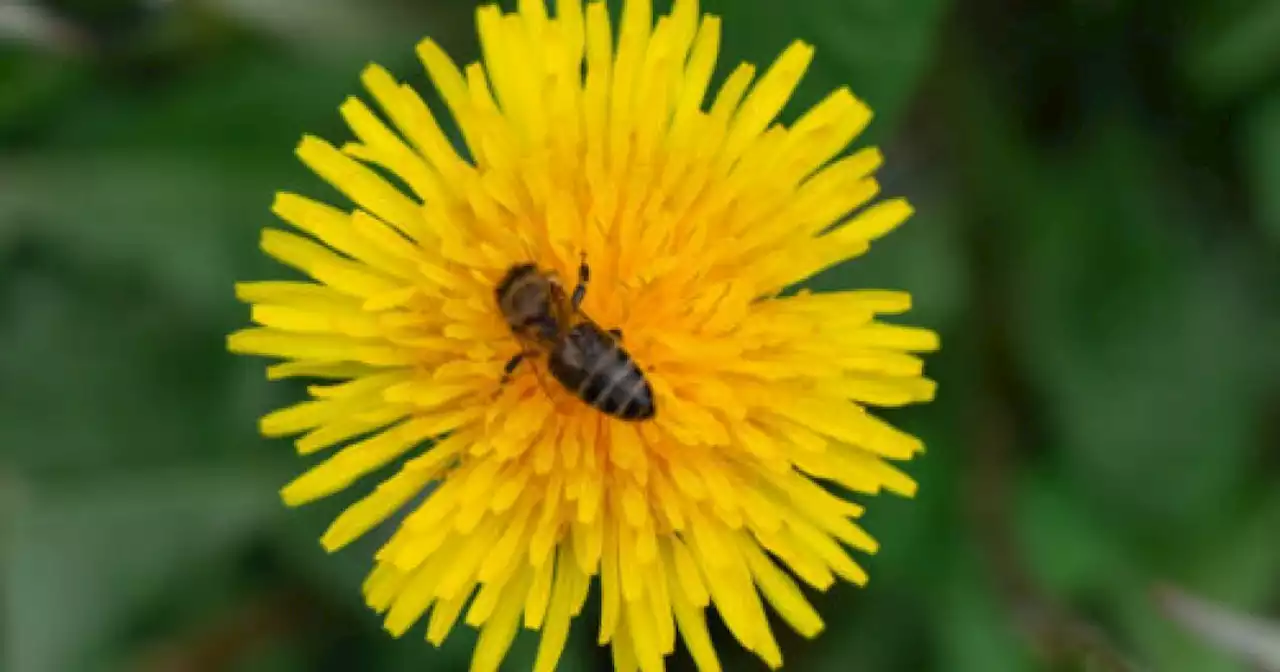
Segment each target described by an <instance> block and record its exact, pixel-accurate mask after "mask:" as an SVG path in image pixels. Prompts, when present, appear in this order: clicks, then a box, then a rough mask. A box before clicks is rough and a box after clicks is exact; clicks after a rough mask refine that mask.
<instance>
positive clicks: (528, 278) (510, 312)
mask: <svg viewBox="0 0 1280 672" xmlns="http://www.w3.org/2000/svg"><path fill="white" fill-rule="evenodd" d="M590 278H591V269H590V267H588V266H587V262H586V258H585V257H584V258H583V260H582V263H581V264H580V265H579V266H578V284H577V286H576V287H574V290H573V294H572V295H568V294H566V292H565V288H564V285H563V284H561V282H560V280H559V278H558V277H557V276H556V274H555V273H553V272H549V271H544V270H542V269H540V268H538V267H537V266H536V265H534V264H517V265H515V266H512V267H511V268H510V269H509V270H508V271H507V274H506V275H505V276H503V278H502V281H501V282H499V283H498V286H497V288H496V290H495V292H494V294H495V296H496V298H497V300H498V309H499V310H500V311H501V312H502V315H503V317H504V318H505V319H506V321H507V325H508V326H509V327H511V333H512V334H514V335H515V337H516V339H517V340H519V341H520V344H521V346H522V348H523V349H522V351H521V352H520V353H518V354H517V355H515V356H514V357H512V358H511V360H510V361H508V362H507V365H506V368H505V369H504V371H503V376H502V382H503V384H505V383H506V382H507V381H508V380H510V377H511V374H512V373H513V372H514V371H515V370H516V367H518V366H520V362H522V361H524V359H525V358H526V357H530V356H545V357H546V365H547V369H548V370H550V371H551V375H552V377H554V378H555V379H556V381H557V382H559V383H560V384H561V385H563V386H564V388H565V389H566V390H568V391H569V392H570V393H571V394H573V395H574V396H575V397H577V398H578V399H581V400H582V401H583V402H585V403H586V404H587V405H589V406H591V407H592V408H595V409H597V410H599V411H601V412H603V413H606V414H608V415H611V416H613V417H615V418H620V419H622V420H633V421H635V420H648V419H649V418H652V417H653V416H654V413H655V412H656V410H657V409H656V408H655V406H654V399H653V390H652V388H650V386H649V381H648V379H646V378H645V376H644V373H643V372H641V370H640V367H639V366H638V365H637V364H636V362H635V360H634V359H632V357H631V355H630V354H628V353H627V351H626V350H624V349H623V348H622V344H621V338H622V333H621V332H620V331H619V330H617V329H611V330H605V329H603V328H601V327H600V325H598V324H596V323H595V322H594V321H593V320H592V319H591V318H590V317H587V315H586V314H585V313H583V312H582V300H583V299H584V298H586V295H587V283H588V282H589V281H590Z"/></svg>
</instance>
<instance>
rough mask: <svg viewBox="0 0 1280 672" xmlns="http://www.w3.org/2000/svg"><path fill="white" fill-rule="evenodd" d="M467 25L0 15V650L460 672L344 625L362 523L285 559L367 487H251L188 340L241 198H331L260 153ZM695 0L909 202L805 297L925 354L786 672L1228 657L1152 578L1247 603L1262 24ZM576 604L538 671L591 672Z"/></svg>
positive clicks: (209, 10) (1266, 121) (66, 3)
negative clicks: (826, 294) (551, 660)
mask: <svg viewBox="0 0 1280 672" xmlns="http://www.w3.org/2000/svg"><path fill="white" fill-rule="evenodd" d="M15 3H16V4H15ZM33 4H35V5H36V6H37V7H38V8H39V9H41V10H42V11H41V12H40V15H41V16H43V17H44V19H46V22H45V23H44V24H32V23H31V22H29V21H28V22H26V23H24V22H23V20H22V17H23V16H26V17H27V18H29V17H30V14H31V12H25V13H23V11H18V12H15V11H14V9H15V8H19V9H20V10H24V11H25V10H26V9H30V8H31V6H33ZM508 4H510V3H508ZM659 5H660V6H665V4H664V3H659ZM472 7H473V5H472V4H471V3H470V2H463V1H461V0H418V1H412V0H365V1H360V0H171V1H168V2H165V1H156V2H152V1H146V2H144V1H142V0H58V1H56V2H54V1H50V2H47V3H45V4H43V5H39V4H38V3H35V0H0V576H2V577H3V584H0V599H2V600H3V608H4V611H3V613H2V614H0V628H3V633H4V639H3V640H0V655H3V658H0V669H4V670H11V671H12V672H62V671H72V672H75V671H80V670H86V671H96V670H157V671H158V670H208V671H212V670H246V671H248V670H253V671H268V670H271V671H275V670H281V671H283V670H290V671H292V670H298V671H304V670H305V671H311V670H321V671H329V670H333V671H339V670H343V671H345V670H393V671H394V670H442V671H443V670H464V669H466V665H467V662H468V660H469V655H470V651H471V648H472V646H473V644H474V641H475V636H474V633H472V632H471V631H470V630H469V629H468V628H466V627H465V626H461V625H460V626H459V627H458V628H457V629H455V631H454V633H453V635H452V636H451V638H450V639H449V641H448V642H447V643H446V645H445V646H444V648H443V649H442V650H440V651H436V650H434V649H432V648H431V647H430V646H429V645H428V644H426V643H425V642H424V641H423V640H422V637H423V632H422V630H423V629H422V627H421V625H420V626H419V627H418V628H415V629H414V630H412V631H411V633H410V634H409V635H406V636H405V637H404V638H403V639H401V640H393V639H391V638H390V637H389V636H386V635H385V633H383V632H381V630H380V621H379V619H378V618H377V617H376V616H375V615H373V614H372V613H370V612H369V611H367V610H366V609H365V608H364V606H363V604H362V601H361V597H360V582H361V581H362V579H363V575H364V573H365V572H366V571H367V569H368V567H369V565H370V554H371V552H372V550H373V549H374V548H376V547H377V545H378V541H379V537H380V536H381V537H382V538H385V532H383V533H375V534H373V535H371V537H373V538H370V539H368V540H366V541H364V542H362V543H360V544H357V545H356V546H355V547H352V548H350V549H348V550H346V551H344V552H341V553H339V554H337V555H333V556H329V555H326V554H325V553H323V551H322V550H321V548H320V547H319V544H318V542H317V539H318V537H319V535H320V533H321V531H322V530H323V529H324V527H325V525H326V524H327V522H328V521H329V520H330V519H331V518H332V516H333V515H335V513H336V512H337V511H339V510H340V509H341V507H342V505H343V503H345V502H351V501H354V499H355V497H356V496H357V494H358V493H360V492H364V491H365V490H366V489H367V488H369V487H371V483H372V481H373V479H369V482H362V483H361V484H360V485H359V486H358V487H357V488H355V489H353V490H352V491H348V492H347V493H344V494H342V495H338V496H336V497H334V498H331V501H325V502H322V503H319V504H316V505H312V506H309V507H306V508H304V509H302V510H296V511H289V510H285V509H284V508H283V507H282V505H281V504H280V503H279V499H278V497H277V495H276V491H277V489H278V488H279V487H280V486H281V485H282V484H283V483H285V482H286V481H287V480H288V479H289V478H290V477H291V476H292V475H294V474H296V473H299V472H300V471H301V470H302V469H303V468H304V466H305V464H307V463H308V460H305V459H300V458H298V457H297V456H296V455H294V454H293V451H292V448H291V446H290V444H289V442H287V441H264V440H262V439H260V438H258V437H257V435H256V421H257V417H258V416H259V415H261V414H262V413H263V412H264V411H266V410H269V409H272V408H275V407H278V406H281V405H285V404H287V403H289V402H291V401H293V400H296V399H299V398H300V396H301V394H302V390H301V388H300V387H299V386H297V385H291V384H284V383H277V384H268V383H267V381H266V380H265V378H264V375H263V366H264V363H263V362H262V361H260V360H253V359H249V358H242V357H233V356H231V355H228V354H226V352H225V346H224V338H225V334H227V333H228V332H230V331H232V330H234V329H235V328H237V327H239V326H240V325H242V324H244V323H245V322H246V321H247V310H246V309H245V308H244V307H243V306H241V305H239V304H237V303H236V302H235V301H234V297H233V294H232V285H233V283H234V282H235V281H236V280H238V279H265V278H274V277H282V276H284V275H285V271H283V270H282V269H281V268H280V267H278V266H276V265H274V264H273V263H271V262H269V261H268V260H266V259H265V258H263V257H262V255H261V254H260V253H259V252H258V249H257V235H258V230H259V229H260V228H261V227H262V226H264V225H268V224H272V223H273V219H272V217H271V215H270V213H269V211H268V208H269V204H270V202H271V199H272V196H273V193H274V192H275V191H276V190H278V189H294V190H302V191H304V192H305V193H309V194H312V195H316V196H319V197H324V198H330V197H332V196H333V195H334V192H333V191H332V190H330V189H328V188H327V187H326V186H324V185H323V184H321V183H320V182H319V181H318V180H317V179H315V178H313V177H311V176H309V175H308V174H307V173H306V171H305V169H304V168H303V167H302V166H301V165H300V164H299V163H298V162H297V161H296V160H295V159H294V158H293V156H292V149H293V145H294V144H295V142H296V141H297V140H298V138H299V137H300V135H301V134H302V133H304V132H311V133H316V134H319V135H322V136H324V137H326V138H328V139H331V140H334V141H338V142H341V141H344V140H346V139H347V138H348V136H347V134H346V133H345V132H344V130H343V128H342V124H341V119H340V117H339V116H338V113H337V106H338V104H339V103H340V102H341V101H342V99H343V98H344V97H345V96H347V95H349V94H355V93H358V92H359V84H358V80H357V76H358V73H359V70H360V68H361V67H362V66H363V65H364V64H365V63H366V62H369V61H378V62H381V63H382V64H384V65H386V66H387V67H388V68H389V69H391V70H392V72H394V73H395V74H396V75H397V76H399V77H402V78H405V79H407V80H408V81H410V82H411V83H413V84H415V85H417V86H419V87H420V89H425V87H426V80H425V76H424V75H423V74H422V71H421V68H420V67H419V66H418V64H417V62H416V61H415V59H414V56H413V45H414V43H415V42H416V41H417V39H418V38H419V37H421V36H423V35H427V34H430V35H432V36H434V37H436V38H437V39H438V40H439V41H441V42H442V43H443V44H444V45H445V46H446V48H448V49H449V50H450V51H451V52H452V53H453V54H454V55H455V57H456V58H457V59H458V60H467V61H469V60H471V59H473V58H474V55H475V53H476V47H475V41H474V38H473V34H474V32H473V28H472V24H471V17H472V13H471V10H472ZM704 7H706V8H707V9H709V10H711V11H715V12H717V13H719V14H721V15H722V16H723V17H724V27H725V45H726V51H727V53H726V55H725V57H724V58H723V59H722V60H723V61H725V62H727V63H728V64H730V65H731V64H734V63H736V62H738V61H739V60H742V59H750V60H752V61H754V62H756V63H763V62H766V61H768V60H769V59H771V58H772V57H773V56H774V55H776V54H777V53H778V52H779V51H781V49H782V48H783V47H784V46H785V45H786V43H787V42H789V41H790V40H791V39H794V38H801V39H805V40H808V41H811V42H814V43H816V45H817V47H818V53H817V60H816V64H815V67H814V69H813V70H812V71H811V75H810V77H808V78H807V79H806V81H805V84H804V86H803V89H802V91H801V92H800V94H799V95H798V97H797V101H796V105H795V106H793V107H792V108H789V111H788V114H789V115H790V117H792V118H793V117H794V114H795V112H796V111H797V110H799V109H802V107H805V106H808V105H810V104H812V103H814V102H816V101H817V100H818V99H819V98H820V96H821V95H822V94H823V93H824V92H826V91H828V90H830V89H831V88H833V87H835V86H838V85H841V84H848V85H849V86H851V87H852V89H853V90H854V91H855V93H857V94H859V95H861V96H864V97H865V98H867V99H868V100H869V102H870V103H871V104H872V105H873V107H874V108H875V109H876V112H877V117H876V120H875V122H874V124H873V126H872V129H871V131H870V134H869V136H868V139H869V141H874V142H876V143H879V144H881V145H882V146H883V147H884V149H885V153H886V155H887V163H886V166H885V168H884V169H883V171H882V173H881V176H882V179H883V183H884V185H885V192H886V193H888V194H905V195H907V196H908V197H910V198H911V199H912V201H913V203H914V205H915V206H916V210H917V214H916V216H915V217H914V218H912V219H911V220H910V221H909V222H908V223H907V225H906V226H905V227H903V228H901V229H899V230H898V231H897V232H895V233H893V234H892V235H891V236H889V237H888V238H887V239H885V240H883V241H881V242H880V243H878V244H876V245H875V246H874V247H873V248H872V251H871V254H870V255H869V256H867V257H865V258H863V259H860V260H857V261H856V262H854V263H851V264H848V265H846V266H844V267H841V268H838V269H836V270H835V271H834V272H831V273H829V274H827V275H825V276H823V277H822V278H819V279H818V281H817V283H816V284H817V285H818V286H820V287H823V288H834V287H851V286H857V287H884V288H905V289H908V290H911V291H912V292H913V293H914V294H915V297H916V309H915V310H913V311H912V312H911V313H910V314H909V315H908V316H907V317H906V321H908V322H910V323H913V324H922V325H925V326H929V327H932V328H935V329H937V330H938V331H939V332H940V333H941V334H942V342H943V350H942V352H941V353H939V354H938V355H936V356H933V357H931V358H930V359H929V365H928V369H927V370H928V373H929V374H930V375H931V377H933V378H935V379H936V380H938V381H939V383H940V387H939V395H938V399H937V401H936V402H935V403H933V404H931V405H928V406H922V407H913V408H907V409H900V410H894V411H892V412H890V413H886V414H885V415H886V416H887V417H889V418H890V419H891V420H892V421H894V422H895V423H898V424H900V425H901V426H904V427H906V428H907V429H909V430H911V431H913V432H916V433H918V434H920V435H921V436H923V437H924V439H925V440H926V441H927V443H928V446H929V449H928V453H927V454H926V455H924V456H923V457H922V458H920V459H918V460H916V461H915V462H912V463H910V464H909V465H908V467H907V469H908V471H909V473H911V474H912V475H913V476H914V477H915V478H917V479H918V481H919V482H920V486H921V487H920V494H919V495H918V497H917V498H916V499H915V500H914V501H910V500H902V499H899V498H895V497H893V496H888V495H886V496H883V497H880V498H877V499H874V500H871V501H870V506H869V513H868V514H867V516H866V519H865V523H866V526H867V527H868V528H869V530H870V531H871V532H872V533H873V534H874V535H875V536H876V537H877V538H878V539H880V541H881V542H882V546H883V548H882V550H881V552H880V553H879V554H878V555H877V556H874V557H871V558H866V559H865V564H866V565H867V567H868V569H869V571H870V573H871V577H872V579H871V583H870V584H869V586H868V587H867V588H865V589H857V588H853V587H850V586H838V587H836V588H833V589H832V590H831V591H829V592H828V593H827V594H825V595H816V596H815V597H814V599H815V601H816V603H817V605H818V606H819V608H820V611H821V612H822V613H823V615H824V617H825V618H826V619H827V623H828V629H827V631H826V632H825V633H824V635H823V636H822V637H821V638H820V639H818V640H816V641H814V642H806V641H803V640H802V639H800V638H799V637H797V636H796V635H794V634H793V633H791V632H790V631H789V630H788V629H787V628H786V626H785V624H783V623H782V622H781V621H776V622H775V629H776V631H777V633H778V636H779V638H780V641H781V644H782V647H783V651H784V655H785V656H786V659H787V668H786V669H789V670H799V671H801V672H809V671H815V672H837V671H839V672H843V671H846V670H871V671H879V670H907V671H914V670H940V671H944V672H1003V671H1005V670H1011V671H1012V670H1114V669H1133V670H1158V671H1170V672H1184V671H1185V672H1228V671H1236V670H1239V671H1241V672H1244V671H1245V670H1250V669H1265V668H1254V667H1250V666H1249V663H1248V662H1247V659H1245V658H1243V657H1242V656H1241V655H1240V654H1239V652H1238V651H1235V650H1233V649H1232V647H1223V646H1221V645H1218V644H1214V643H1213V642H1212V637H1206V636H1204V635H1203V634H1197V631H1196V628H1193V627H1186V626H1184V625H1183V624H1181V623H1180V622H1179V621H1178V619H1177V618H1175V617H1174V616H1175V614H1171V613H1170V609H1169V608H1168V605H1167V602H1166V601H1164V600H1162V599H1158V598H1159V595H1161V594H1162V593H1157V592H1155V591H1157V589H1158V588H1160V587H1162V586H1163V587H1168V586H1173V587H1176V588H1178V589H1181V590H1184V591H1187V592H1188V593H1190V594H1193V595H1196V596H1198V597H1199V598H1201V599H1204V600H1207V601H1209V602H1212V603H1216V604H1217V605H1218V606H1219V607H1221V608H1224V609H1229V610H1232V611H1235V612H1238V613H1239V614H1241V615H1251V616H1253V617H1262V618H1266V617H1271V618H1274V617H1275V616H1276V615H1277V612H1278V611H1280V420H1277V411H1278V410H1280V347H1277V346H1278V344H1280V46H1276V45H1280V5H1278V4H1277V3H1275V2H1268V1H1267V0H1231V1H1229V2H1224V1H1210V0H1170V1H1168V2H1157V1H1155V0H1128V1H1115V2H1103V1H1100V0H1043V1H1040V2H1016V1H1014V0H976V1H974V2H950V3H949V2H947V1H946V0H797V1H796V2H790V3H783V2H778V1H777V0H732V1H731V0H720V1H719V2H712V1H711V0H706V1H705V2H704ZM15 17H18V18H15ZM33 25H34V27H33ZM1268 45H1271V46H1268ZM722 75H723V73H722ZM595 619H596V616H595V614H594V613H593V612H592V611H591V607H588V609H587V612H586V613H584V615H583V618H582V619H581V620H579V621H578V622H577V623H576V628H575V631H574V635H573V638H572V639H571V641H570V645H569V650H568V651H567V652H566V654H565V656H564V660H563V665H562V668H561V669H562V670H565V671H566V672H572V671H586V670H606V669H610V668H609V666H608V663H607V661H608V658H607V653H606V652H604V651H603V650H599V649H597V648H596V647H595V646H594V631H595V628H596V620H595ZM713 631H714V634H715V636H716V637H717V638H718V640H719V642H720V646H719V649H720V651H721V652H722V660H723V662H724V664H725V669H726V670H732V671H737V670H756V669H763V666H761V665H760V664H759V663H758V662H755V661H754V660H752V659H751V658H749V657H748V656H746V655H744V654H742V653H741V652H740V651H739V649H738V647H737V646H736V645H735V644H732V643H731V642H730V639H729V636H728V634H727V631H726V630H725V629H724V628H723V626H721V625H720V624H719V623H715V624H714V625H713ZM535 647H536V640H535V638H534V637H532V636H531V635H530V634H529V633H525V634H524V635H522V636H521V638H520V639H518V640H517V643H516V646H515V648H514V649H513V650H512V652H511V654H510V656H509V658H508V661H507V665H506V666H505V667H504V669H510V670H526V669H528V668H529V665H530V664H531V660H532V655H533V651H534V649H535ZM670 669H673V670H691V669H692V666H691V662H690V661H689V659H688V657H687V655H686V654H685V653H684V652H683V651H682V650H681V651H678V652H677V655H676V657H675V658H674V659H672V660H671V662H670ZM1273 669H1274V668H1273Z"/></svg>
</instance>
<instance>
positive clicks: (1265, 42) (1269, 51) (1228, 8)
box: [1183, 0, 1280, 103]
mask: <svg viewBox="0 0 1280 672" xmlns="http://www.w3.org/2000/svg"><path fill="white" fill-rule="evenodd" d="M1195 9H1196V10H1199V11H1198V13H1199V14H1200V16H1194V17H1192V18H1191V19H1190V20H1188V21H1187V24H1188V25H1190V26H1194V32H1193V34H1192V35H1191V36H1190V41H1189V43H1188V45H1187V49H1186V50H1185V56H1184V59H1183V60H1184V67H1185V71H1186V74H1187V76H1188V77H1189V79H1190V80H1191V84H1192V85H1193V86H1194V87H1195V88H1196V89H1197V91H1198V93H1200V94H1201V95H1202V96H1203V97H1204V98H1206V99H1208V100H1210V101H1212V102H1214V103H1225V102H1229V101H1231V100H1232V99H1234V98H1238V97H1240V96H1241V95H1242V94H1246V93H1248V92H1249V90H1250V89H1252V88H1257V87H1262V86H1264V85H1265V84H1266V82H1267V79H1268V78H1269V77H1271V76H1273V75H1274V74H1275V73H1276V72H1277V70H1278V69H1280V39H1277V38H1280V4H1276V3H1274V2H1268V1H1267V0H1253V1H1251V0H1237V1H1233V2H1217V3H1205V5H1204V7H1197V8H1195Z"/></svg>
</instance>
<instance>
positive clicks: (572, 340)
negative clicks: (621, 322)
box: [548, 322, 656, 420]
mask: <svg viewBox="0 0 1280 672" xmlns="http://www.w3.org/2000/svg"><path fill="white" fill-rule="evenodd" d="M548 364H549V367H548V368H550V369H551V375H552V376H555V379H556V380H558V381H560V384H561V385H564V387H565V389H567V390H569V391H570V392H572V393H573V394H574V396H576V397H578V398H579V399H581V400H583V401H585V402H586V403H587V404H588V405H590V406H591V407H593V408H596V409H598V410H600V411H601V412H604V413H607V414H609V415H612V416H614V417H616V418H621V419H623V420H647V419H649V418H652V417H653V415H654V412H655V410H656V409H655V408H654V403H653V390H652V389H650V387H649V381H648V380H646V379H645V377H644V373H643V372H641V371H640V367H638V366H636V363H635V360H633V359H631V355H629V354H627V351H626V350H623V349H622V346H620V345H618V342H617V341H616V340H614V338H613V337H612V336H610V335H609V334H607V333H605V332H604V331H602V330H601V329H600V327H598V326H596V325H595V324H592V323H590V322H583V323H580V324H578V325H576V326H574V327H573V329H571V330H570V331H569V333H568V335H566V336H565V338H564V339H562V340H561V341H560V343H559V344H558V345H557V346H556V348H555V349H554V350H552V351H551V357H550V359H549V361H548Z"/></svg>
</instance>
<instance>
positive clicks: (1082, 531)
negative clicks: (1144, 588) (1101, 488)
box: [1010, 474, 1140, 601]
mask: <svg viewBox="0 0 1280 672" xmlns="http://www.w3.org/2000/svg"><path fill="white" fill-rule="evenodd" d="M1019 485H1020V487H1019V492H1018V493H1017V500H1016V502H1015V503H1014V504H1013V506H1011V507H1010V512H1011V514H1012V518H1013V524H1014V526H1015V530H1016V534H1017V536H1018V540H1019V543H1020V552H1021V553H1022V554H1023V558H1024V562H1025V564H1026V566H1027V568H1028V571H1029V573H1030V574H1031V575H1032V576H1033V577H1034V579H1035V581H1036V585H1037V586H1040V587H1041V588H1043V589H1044V590H1045V591H1046V592H1047V593H1049V594H1050V595H1053V596H1055V597H1058V598H1066V599H1067V600H1068V601H1070V600H1075V599H1082V598H1083V599H1089V600H1093V599H1094V598H1103V599H1105V598H1106V597H1107V596H1108V595H1110V594H1111V591H1112V590H1113V589H1114V588H1115V587H1117V586H1118V585H1122V584H1125V583H1128V582H1132V581H1135V580H1137V579H1138V578H1139V576H1140V575H1139V574H1138V572H1137V571H1136V567H1134V561H1133V559H1132V558H1130V557H1129V552H1128V549H1126V548H1125V547H1124V546H1123V544H1122V541H1121V540H1120V539H1117V538H1115V535H1114V534H1113V533H1112V531H1111V530H1109V529H1107V527H1106V526H1103V525H1099V524H1098V521H1099V520H1104V519H1105V513H1104V512H1103V511H1097V510H1094V509H1093V508H1092V507H1090V506H1089V503H1088V501H1087V499H1086V498H1084V497H1081V496H1080V494H1079V493H1077V492H1074V491H1072V490H1070V489H1068V488H1067V487H1066V485H1065V484H1063V483H1061V482H1060V481H1059V480H1058V479H1056V478H1053V477H1051V476H1048V475H1037V474H1031V475H1029V476H1028V475H1024V476H1023V477H1022V479H1021V481H1020V484H1019Z"/></svg>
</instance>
